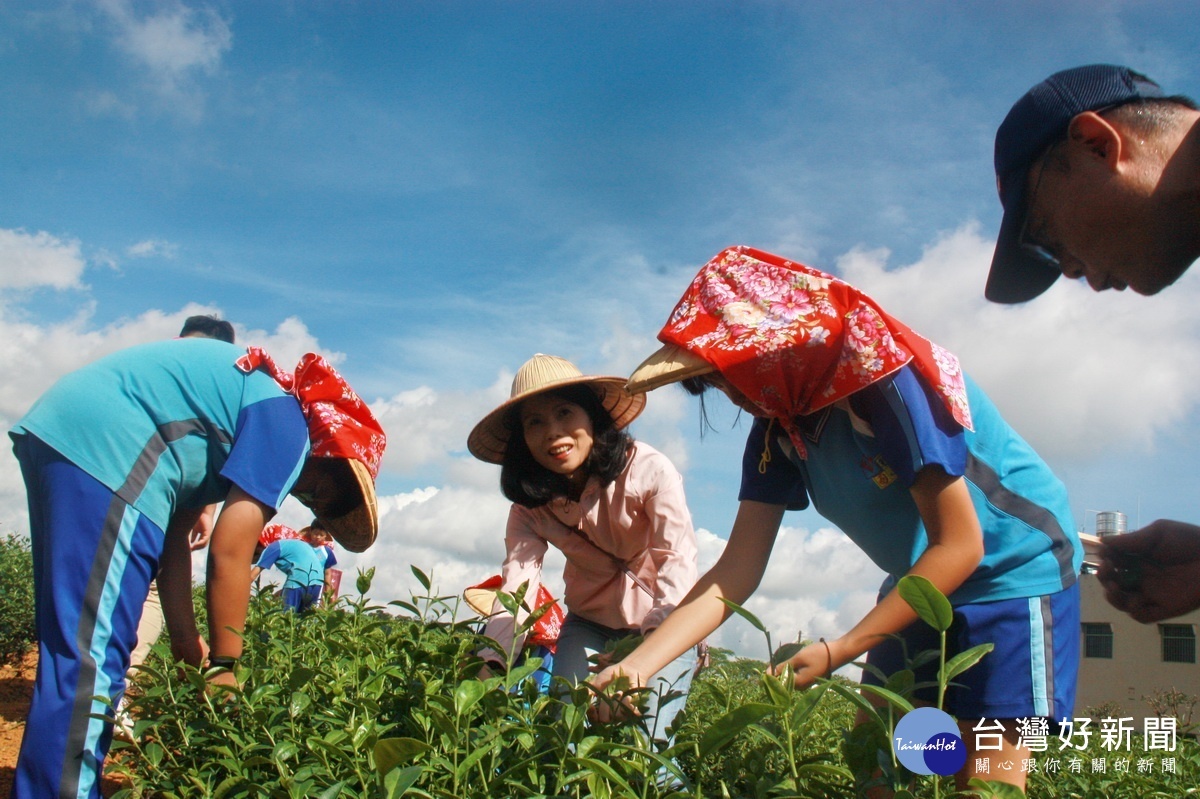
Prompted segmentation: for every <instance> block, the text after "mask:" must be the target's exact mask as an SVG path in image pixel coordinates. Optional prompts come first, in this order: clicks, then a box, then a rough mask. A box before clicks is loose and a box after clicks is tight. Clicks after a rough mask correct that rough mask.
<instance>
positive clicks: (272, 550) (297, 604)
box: [250, 522, 337, 613]
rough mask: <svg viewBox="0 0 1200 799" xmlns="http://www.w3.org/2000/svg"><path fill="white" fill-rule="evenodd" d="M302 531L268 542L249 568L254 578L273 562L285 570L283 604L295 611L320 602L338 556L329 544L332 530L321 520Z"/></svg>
mask: <svg viewBox="0 0 1200 799" xmlns="http://www.w3.org/2000/svg"><path fill="white" fill-rule="evenodd" d="M300 533H301V535H302V536H303V537H302V538H281V539H279V540H278V541H273V542H271V543H270V544H268V545H267V548H266V549H264V550H263V553H262V555H260V556H259V558H258V562H257V563H255V564H254V567H253V568H252V569H251V570H250V579H251V580H252V581H253V580H257V579H258V576H259V575H260V574H262V573H263V571H265V570H266V569H269V568H271V567H272V566H274V567H275V568H277V569H279V570H280V571H281V572H283V574H284V576H285V578H286V579H285V580H284V582H283V604H284V607H286V608H289V609H290V610H292V611H295V612H296V613H303V612H304V611H306V610H308V609H309V608H314V607H316V606H317V605H319V604H320V603H321V595H322V593H323V591H324V589H325V586H326V584H327V583H328V575H329V570H330V569H332V568H333V567H334V566H336V565H337V556H336V555H334V554H333V548H332V547H330V546H328V544H329V541H330V538H329V533H327V532H325V528H323V527H321V525H320V523H318V522H314V523H313V524H311V525H309V526H308V527H305V528H304V529H303V530H301V531H300Z"/></svg>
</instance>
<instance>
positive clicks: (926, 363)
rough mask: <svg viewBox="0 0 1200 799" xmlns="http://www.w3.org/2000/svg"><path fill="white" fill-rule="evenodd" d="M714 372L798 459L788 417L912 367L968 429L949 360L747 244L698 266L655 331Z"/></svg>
mask: <svg viewBox="0 0 1200 799" xmlns="http://www.w3.org/2000/svg"><path fill="white" fill-rule="evenodd" d="M658 338H659V340H660V341H662V342H663V343H665V344H673V345H675V346H677V347H680V348H682V349H684V350H687V351H688V352H690V353H692V354H693V355H696V356H698V357H700V358H702V359H704V360H705V361H707V362H708V363H709V364H711V365H712V366H713V368H715V369H716V371H717V372H719V373H720V374H721V376H722V377H724V378H725V379H726V380H727V381H729V383H730V384H731V385H732V386H733V387H734V388H736V389H737V390H738V391H740V392H742V393H743V394H745V395H746V398H747V399H749V400H750V401H751V402H753V403H754V404H755V405H756V406H758V407H759V408H761V409H762V410H763V411H764V412H765V413H766V414H767V415H768V416H770V417H772V418H774V419H776V420H777V421H778V422H779V424H780V425H782V426H783V428H784V429H785V430H786V431H787V432H788V435H789V437H790V438H791V440H792V443H793V444H794V445H795V446H796V448H797V450H798V451H799V452H800V454H801V455H802V456H803V455H804V454H805V453H806V452H807V449H806V448H805V446H804V442H803V440H802V436H801V435H800V431H799V428H798V427H797V426H796V423H795V421H794V420H795V417H797V416H803V415H805V414H809V413H813V412H814V411H818V410H820V409H822V408H824V407H826V406H828V405H832V404H833V403H835V402H837V401H838V400H840V399H843V398H845V397H848V396H850V395H851V394H853V393H854V392H856V391H859V390H860V389H863V388H866V387H867V386H869V385H871V384H872V383H875V382H877V381H879V380H882V379H883V378H885V377H887V376H888V375H890V374H892V373H893V372H895V371H897V370H898V369H900V368H901V367H903V366H904V365H905V364H908V363H910V362H911V363H912V364H913V365H914V367H915V368H916V369H917V371H918V372H919V373H920V374H921V376H922V377H924V378H925V380H926V381H928V383H929V384H930V385H932V386H933V388H934V389H935V391H936V392H937V395H938V397H940V398H941V400H942V401H943V402H944V403H945V404H946V407H947V409H948V410H949V411H950V413H951V414H952V415H953V416H954V418H955V419H956V420H957V421H958V423H959V424H961V425H962V426H963V427H965V428H967V429H972V427H971V411H970V408H969V407H968V405H967V392H966V385H965V383H964V382H963V375H962V369H961V367H960V366H959V363H958V359H957V358H956V357H955V356H954V355H953V354H952V353H950V352H948V351H947V350H944V349H942V348H941V347H939V346H938V345H936V344H934V343H933V342H931V341H929V340H928V339H925V338H923V337H922V336H919V335H917V334H916V333H914V332H913V331H912V330H910V329H909V328H908V326H906V325H904V324H903V323H901V322H900V321H898V320H896V319H895V318H893V317H892V316H890V315H888V314H887V313H885V312H884V311H883V309H881V308H880V307H879V306H878V305H877V304H876V303H875V301H874V300H872V299H871V298H870V297H868V296H867V295H865V294H863V293H862V292H861V291H859V290H858V289H856V288H854V287H853V286H851V285H850V284H848V283H845V282H844V281H841V280H839V279H837V278H836V277H833V276H832V275H828V274H826V273H824V272H821V271H819V270H816V269H813V268H812V267H808V266H805V265H803V264H798V263H794V262H792V261H788V260H785V259H783V258H780V257H779V256H777V255H772V254H771V253H767V252H763V251H761V250H755V249H752V248H750V247H744V246H743V247H730V248H729V249H727V250H724V251H722V252H721V253H720V254H718V255H717V256H716V257H715V258H713V259H712V260H711V261H709V262H708V263H707V264H705V265H704V266H703V267H702V268H701V269H700V272H699V274H697V275H696V277H695V279H694V280H693V281H692V284H691V286H689V287H688V290H687V292H686V293H685V294H684V295H683V297H682V298H681V299H680V300H679V303H678V304H677V305H676V306H675V310H674V311H673V312H672V314H671V317H670V319H668V320H667V324H666V325H665V326H664V327H663V329H662V331H661V332H660V333H659V334H658Z"/></svg>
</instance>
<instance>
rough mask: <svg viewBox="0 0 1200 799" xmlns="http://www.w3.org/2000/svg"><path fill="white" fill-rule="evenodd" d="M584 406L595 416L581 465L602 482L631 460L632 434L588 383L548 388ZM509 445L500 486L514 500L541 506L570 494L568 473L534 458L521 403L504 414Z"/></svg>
mask: <svg viewBox="0 0 1200 799" xmlns="http://www.w3.org/2000/svg"><path fill="white" fill-rule="evenodd" d="M546 393H547V394H548V395H549V396H553V397H559V398H560V399H564V400H566V401H567V402H572V403H574V404H576V405H578V406H579V407H581V408H583V410H584V412H586V413H587V415H588V418H589V419H591V420H592V451H591V452H590V453H589V454H588V457H587V460H585V461H584V462H583V466H581V467H580V468H582V469H584V470H586V471H587V473H588V475H589V476H595V477H599V478H600V484H601V485H608V484H609V483H611V482H612V481H613V480H615V479H616V477H617V475H618V474H620V473H621V470H622V469H624V468H625V464H626V463H628V462H629V451H630V447H631V446H632V445H633V437H632V436H631V435H629V433H627V432H625V431H624V430H621V429H618V428H617V426H616V425H615V424H613V420H612V416H611V415H609V413H608V411H607V410H605V409H604V406H603V405H602V404H601V403H600V397H599V396H598V395H597V394H596V392H595V391H593V390H592V388H591V387H590V386H587V385H573V386H564V387H562V388H559V389H554V390H552V391H548V392H546ZM504 426H505V428H506V429H507V430H508V446H507V447H506V448H505V450H504V460H503V461H502V463H501V466H500V490H501V491H502V492H504V496H505V497H507V498H508V499H509V501H511V502H515V503H516V504H518V505H523V506H525V507H526V508H540V507H541V506H542V505H545V504H546V503H547V502H549V501H550V500H552V499H554V498H556V497H565V496H568V494H569V491H570V483H569V482H568V480H567V477H566V475H562V474H555V473H554V472H552V471H550V470H549V469H547V468H546V467H545V466H542V465H541V464H540V463H538V462H537V461H536V460H534V458H533V453H532V452H530V451H529V447H528V445H526V443H525V434H524V431H523V430H522V429H521V405H520V404H517V405H515V406H513V407H512V408H511V409H510V410H509V412H508V414H507V415H506V416H505V417H504Z"/></svg>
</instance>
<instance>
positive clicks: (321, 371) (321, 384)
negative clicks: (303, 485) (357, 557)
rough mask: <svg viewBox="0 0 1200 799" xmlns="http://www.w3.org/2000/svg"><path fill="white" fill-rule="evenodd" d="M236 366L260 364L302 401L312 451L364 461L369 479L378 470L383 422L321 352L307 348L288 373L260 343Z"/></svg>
mask: <svg viewBox="0 0 1200 799" xmlns="http://www.w3.org/2000/svg"><path fill="white" fill-rule="evenodd" d="M237 366H238V368H239V369H241V370H242V371H243V372H253V371H254V370H255V369H262V370H263V371H265V372H266V373H267V374H269V375H271V376H272V377H274V378H275V382H277V383H279V385H280V386H281V387H282V388H283V390H284V391H286V392H288V393H289V394H292V395H293V396H295V397H296V399H298V400H299V401H300V410H301V411H302V412H303V413H304V418H305V419H306V420H307V421H308V438H309V442H310V443H311V445H312V450H311V452H312V455H313V456H314V457H317V458H346V459H350V460H356V461H359V462H361V463H362V464H363V465H364V466H366V467H367V471H369V472H370V473H371V479H375V478H376V477H378V476H379V462H380V460H382V458H383V450H384V447H385V446H386V445H387V437H386V436H385V435H384V432H383V428H382V427H380V425H379V422H378V421H377V420H376V419H375V415H374V414H373V413H371V409H370V408H369V407H368V406H367V403H365V402H363V401H362V400H361V399H360V398H359V396H358V394H356V393H354V389H352V388H350V386H349V384H347V383H346V381H345V380H344V379H343V378H342V376H341V375H340V374H338V373H337V371H336V370H335V369H334V368H333V366H331V365H330V363H329V361H327V360H325V358H324V357H323V356H321V355H317V354H316V353H312V352H310V353H307V354H305V355H304V357H302V358H301V359H300V363H299V364H297V366H296V369H295V372H294V373H291V374H289V373H288V372H285V371H283V370H282V369H280V368H279V367H278V366H276V365H275V361H274V360H272V358H271V356H270V355H268V354H267V353H266V352H265V351H263V349H262V348H261V347H249V348H248V349H247V350H246V354H245V355H243V356H242V357H241V358H238V360H237Z"/></svg>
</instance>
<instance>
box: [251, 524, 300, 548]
mask: <svg viewBox="0 0 1200 799" xmlns="http://www.w3.org/2000/svg"><path fill="white" fill-rule="evenodd" d="M286 539H291V540H296V541H300V540H303V539H304V535H303V534H302V533H301V532H300V531H299V530H296V529H293V528H291V527H288V526H287V525H286V524H268V525H267V526H266V527H264V528H263V529H262V532H261V533H259V534H258V543H260V544H262V545H263V546H264V547H266V546H270V545H271V544H274V543H275V542H276V541H283V540H286Z"/></svg>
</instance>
